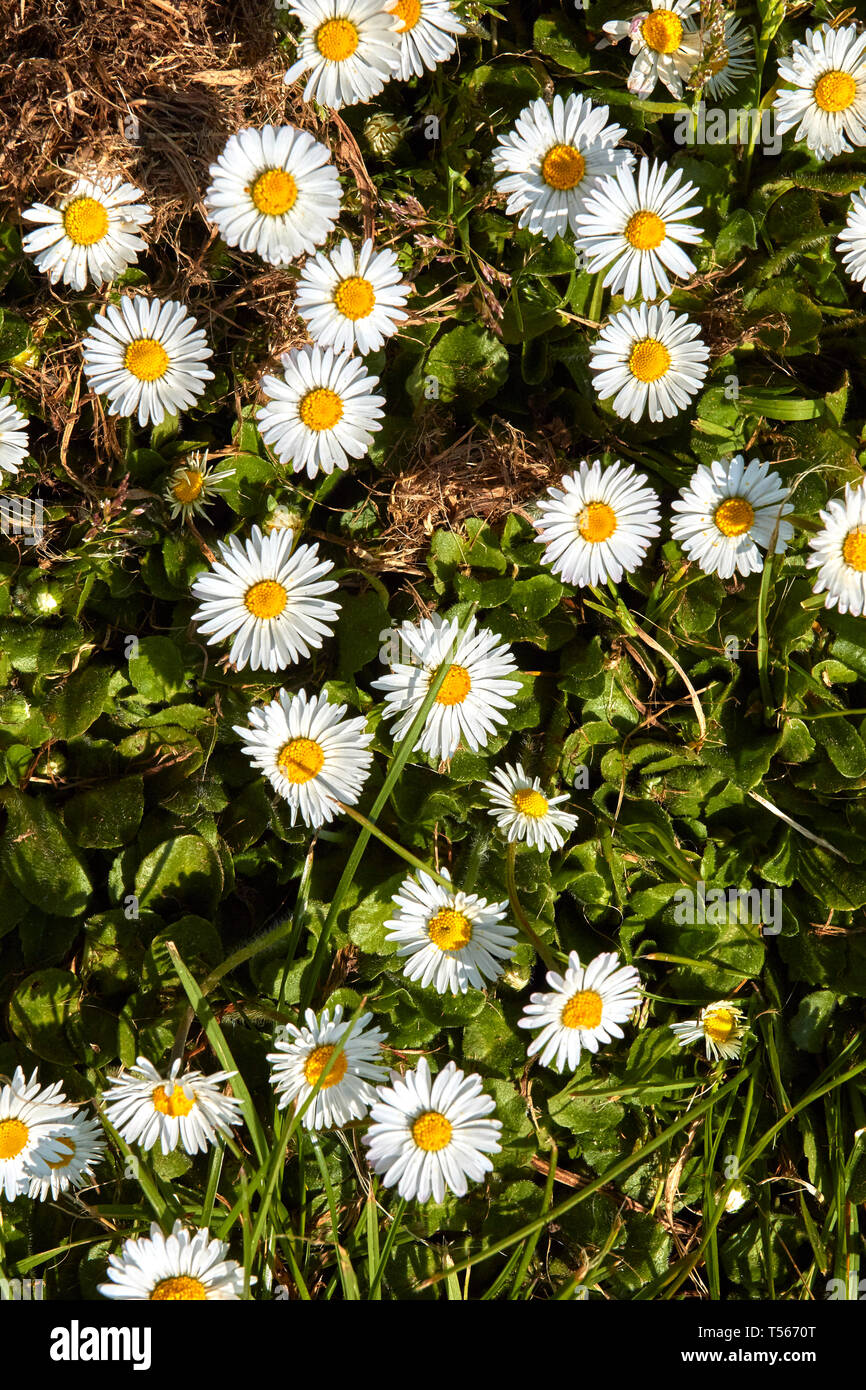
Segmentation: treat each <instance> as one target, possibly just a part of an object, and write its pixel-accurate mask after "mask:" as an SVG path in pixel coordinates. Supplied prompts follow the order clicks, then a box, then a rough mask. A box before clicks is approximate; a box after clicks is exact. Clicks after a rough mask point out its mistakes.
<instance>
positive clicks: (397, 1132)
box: [363, 1057, 502, 1202]
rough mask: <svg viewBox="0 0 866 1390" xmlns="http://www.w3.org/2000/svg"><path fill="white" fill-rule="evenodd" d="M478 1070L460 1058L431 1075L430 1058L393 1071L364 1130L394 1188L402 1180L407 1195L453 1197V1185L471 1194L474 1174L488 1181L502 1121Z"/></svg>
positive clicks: (376, 1164) (375, 1162)
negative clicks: (463, 1066) (469, 1069)
mask: <svg viewBox="0 0 866 1390" xmlns="http://www.w3.org/2000/svg"><path fill="white" fill-rule="evenodd" d="M481 1087H482V1081H481V1077H480V1076H478V1075H474V1074H473V1075H471V1076H465V1075H464V1073H463V1072H462V1071H460V1070H459V1069H458V1067H457V1065H456V1063H454V1062H449V1063H448V1064H447V1066H445V1067H443V1068H442V1070H441V1071H440V1072H439V1074H438V1076H437V1077H436V1078H435V1079H433V1078H431V1075H430V1065H429V1063H428V1061H427V1058H426V1057H422V1058H421V1059H420V1061H419V1062H418V1066H417V1067H416V1069H415V1071H410V1072H407V1073H406V1075H405V1076H400V1074H399V1072H395V1071H394V1072H391V1085H390V1086H380V1087H378V1090H377V1095H378V1099H377V1100H376V1102H375V1104H374V1105H373V1108H372V1110H371V1112H370V1118H371V1119H372V1121H373V1123H372V1124H371V1125H370V1128H369V1130H368V1131H367V1133H366V1134H365V1135H364V1139H363V1142H364V1143H365V1144H366V1146H367V1150H368V1152H367V1161H368V1162H369V1164H370V1167H371V1168H372V1169H373V1171H374V1172H376V1173H380V1174H381V1175H382V1177H383V1180H384V1183H385V1186H386V1187H393V1186H394V1185H395V1183H396V1185H397V1192H398V1193H399V1195H400V1196H401V1197H404V1198H405V1199H406V1200H407V1201H418V1202H426V1201H427V1200H428V1199H429V1198H430V1197H431V1196H432V1198H433V1200H434V1201H435V1202H443V1201H444V1200H445V1193H446V1191H450V1192H453V1193H454V1194H455V1196H457V1197H463V1196H465V1194H466V1192H467V1190H468V1182H467V1179H471V1180H472V1182H481V1181H483V1179H484V1175H485V1174H486V1173H489V1172H490V1171H491V1169H492V1167H493V1164H492V1163H491V1161H490V1159H489V1158H487V1157H486V1155H487V1154H492V1153H499V1151H500V1149H501V1147H502V1146H501V1144H500V1143H499V1136H500V1133H501V1131H502V1125H501V1124H500V1122H499V1120H490V1119H488V1118H487V1117H488V1115H490V1113H491V1111H493V1110H495V1109H496V1102H495V1101H494V1100H493V1099H492V1098H491V1097H490V1096H488V1095H485V1093H484V1091H483V1090H482V1089H481Z"/></svg>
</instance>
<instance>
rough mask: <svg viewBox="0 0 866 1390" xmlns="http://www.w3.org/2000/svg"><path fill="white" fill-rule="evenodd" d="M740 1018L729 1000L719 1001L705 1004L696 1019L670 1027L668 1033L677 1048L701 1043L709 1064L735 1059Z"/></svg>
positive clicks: (742, 1028) (739, 1042)
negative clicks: (677, 1045)
mask: <svg viewBox="0 0 866 1390" xmlns="http://www.w3.org/2000/svg"><path fill="white" fill-rule="evenodd" d="M743 1018H744V1014H743V1011H742V1009H739V1008H737V1005H736V1004H732V1003H731V1001H730V1000H729V999H719V1000H717V1001H716V1003H715V1004H707V1006H706V1008H704V1009H701V1012H700V1014H699V1015H698V1017H697V1018H690V1019H687V1020H686V1021H685V1022H684V1023H672V1024H671V1032H672V1033H674V1034H675V1035H676V1039H677V1042H678V1043H679V1045H680V1047H688V1046H689V1044H690V1043H695V1042H702V1043H704V1044H705V1045H706V1049H707V1057H708V1058H709V1060H710V1061H711V1062H715V1061H717V1060H718V1059H719V1058H720V1057H721V1058H726V1059H727V1058H731V1057H739V1055H740V1048H741V1047H742V1042H743V1034H744V1033H745V1031H746V1029H745V1026H744V1024H743Z"/></svg>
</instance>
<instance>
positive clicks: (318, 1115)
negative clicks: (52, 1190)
mask: <svg viewBox="0 0 866 1390" xmlns="http://www.w3.org/2000/svg"><path fill="white" fill-rule="evenodd" d="M372 1017H373V1015H372V1014H361V1015H360V1017H359V1018H358V1019H356V1020H355V1022H354V1024H353V1025H352V1031H351V1033H350V1034H349V1037H348V1039H347V1041H346V1043H345V1045H344V1047H343V1050H342V1051H341V1052H340V1053H339V1054H338V1055H337V1057H336V1059H335V1061H334V1062H333V1064H332V1065H331V1068H330V1070H329V1071H328V1074H327V1076H325V1078H324V1080H323V1081H322V1082H321V1083H320V1085H319V1089H318V1091H317V1092H316V1096H315V1098H314V1099H313V1100H312V1101H311V1103H310V1104H309V1105H308V1106H307V1108H306V1110H305V1111H304V1114H303V1116H302V1117H301V1123H302V1124H303V1126H304V1128H305V1129H335V1128H340V1127H341V1126H342V1125H347V1124H349V1123H350V1121H352V1120H362V1119H363V1118H364V1116H365V1115H366V1113H367V1111H368V1110H369V1109H370V1106H371V1105H372V1104H373V1101H374V1100H375V1099H376V1092H375V1091H374V1089H373V1086H372V1085H371V1084H370V1083H371V1082H373V1083H374V1084H375V1083H377V1082H380V1081H384V1080H385V1076H386V1074H387V1073H386V1068H385V1066H384V1065H383V1063H382V1044H383V1042H385V1040H386V1035H385V1034H384V1033H383V1032H382V1031H381V1030H380V1029H379V1028H368V1026H367V1025H368V1024H369V1022H370V1019H371V1018H372ZM305 1018H306V1023H307V1026H306V1027H305V1028H303V1027H302V1028H297V1027H295V1025H294V1023H287V1024H286V1026H285V1029H284V1030H283V1035H282V1037H280V1038H278V1039H277V1041H276V1042H275V1044H274V1048H275V1051H273V1052H269V1053H268V1061H269V1062H270V1063H271V1085H272V1086H273V1087H274V1088H275V1090H276V1092H277V1095H278V1096H279V1105H278V1108H279V1109H280V1110H284V1109H285V1108H286V1106H287V1105H288V1104H289V1103H290V1102H291V1101H294V1102H295V1106H296V1108H297V1109H300V1108H301V1106H302V1105H303V1104H304V1103H305V1102H306V1100H307V1098H308V1097H309V1096H310V1095H311V1094H312V1091H313V1087H314V1086H315V1084H316V1082H317V1081H319V1078H320V1077H321V1076H322V1073H323V1072H324V1070H325V1067H326V1066H327V1065H328V1063H329V1062H330V1061H331V1058H332V1057H333V1056H334V1053H335V1052H336V1049H337V1044H338V1043H339V1042H340V1039H341V1038H343V1037H344V1035H345V1034H346V1032H347V1030H348V1028H349V1022H350V1021H349V1020H347V1021H346V1022H345V1023H344V1022H343V1006H342V1004H338V1005H337V1007H336V1008H335V1009H334V1016H333V1018H332V1017H331V1011H330V1009H325V1011H324V1013H323V1014H322V1016H321V1018H320V1019H317V1018H316V1015H315V1014H314V1013H313V1010H312V1009H307V1012H306V1014H305Z"/></svg>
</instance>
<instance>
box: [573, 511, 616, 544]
mask: <svg viewBox="0 0 866 1390" xmlns="http://www.w3.org/2000/svg"><path fill="white" fill-rule="evenodd" d="M616 527H617V520H616V512H615V511H614V510H613V507H609V506H608V505H607V503H606V502H588V503H587V504H586V506H585V507H584V509H583V511H582V512H581V513H580V516H579V517H578V518H577V529H578V531H579V532H580V534H581V536H582V537H583V539H584V540H585V541H589V543H590V544H591V545H597V544H598V543H599V541H606V540H608V539H609V538H610V537H611V536H612V535H613V533H614V531H615V530H616Z"/></svg>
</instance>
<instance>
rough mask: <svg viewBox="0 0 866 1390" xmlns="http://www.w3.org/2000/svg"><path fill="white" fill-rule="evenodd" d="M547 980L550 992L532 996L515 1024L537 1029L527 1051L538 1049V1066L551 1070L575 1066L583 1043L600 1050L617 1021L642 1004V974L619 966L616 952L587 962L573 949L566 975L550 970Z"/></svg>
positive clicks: (616, 1034) (618, 1032) (617, 1033)
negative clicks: (584, 962)
mask: <svg viewBox="0 0 866 1390" xmlns="http://www.w3.org/2000/svg"><path fill="white" fill-rule="evenodd" d="M547 983H548V984H549V985H550V988H551V993H549V994H533V995H531V996H530V1002H529V1004H527V1006H526V1009H525V1010H524V1013H523V1017H522V1018H520V1019H518V1022H517V1026H518V1028H531V1029H532V1030H533V1032H535V1031H536V1030H538V1029H540V1030H541V1031H540V1032H539V1033H538V1037H537V1038H533V1040H532V1042H531V1043H530V1044H529V1047H528V1048H527V1052H528V1054H529V1056H530V1057H534V1056H536V1054H538V1053H540V1054H541V1056H540V1058H539V1061H540V1062H541V1065H542V1066H543V1067H551V1068H552V1069H553V1070H554V1071H559V1072H563V1071H574V1070H575V1068H576V1067H577V1065H578V1063H579V1062H580V1054H581V1051H582V1049H583V1048H586V1050H587V1052H598V1049H599V1047H600V1046H602V1045H603V1044H605V1043H609V1042H610V1041H611V1039H612V1038H621V1037H622V1036H623V1031H622V1029H621V1028H620V1027H619V1025H620V1024H621V1023H625V1021H626V1019H627V1018H628V1016H629V1014H630V1013H631V1012H632V1010H633V1009H635V1008H636V1007H637V1005H638V1004H639V1003H640V997H641V994H640V976H639V975H638V973H637V971H636V970H635V969H634V967H633V966H631V965H620V963H619V957H618V956H617V955H616V953H615V952H614V951H610V952H607V953H604V954H602V955H600V956H596V957H595V959H594V960H591V961H590V962H589V965H586V966H583V965H581V963H580V957H579V956H578V954H577V951H572V952H571V954H570V955H569V957H568V969H567V970H566V972H565V975H557V974H556V973H555V972H554V971H550V973H549V974H548V976H547Z"/></svg>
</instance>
